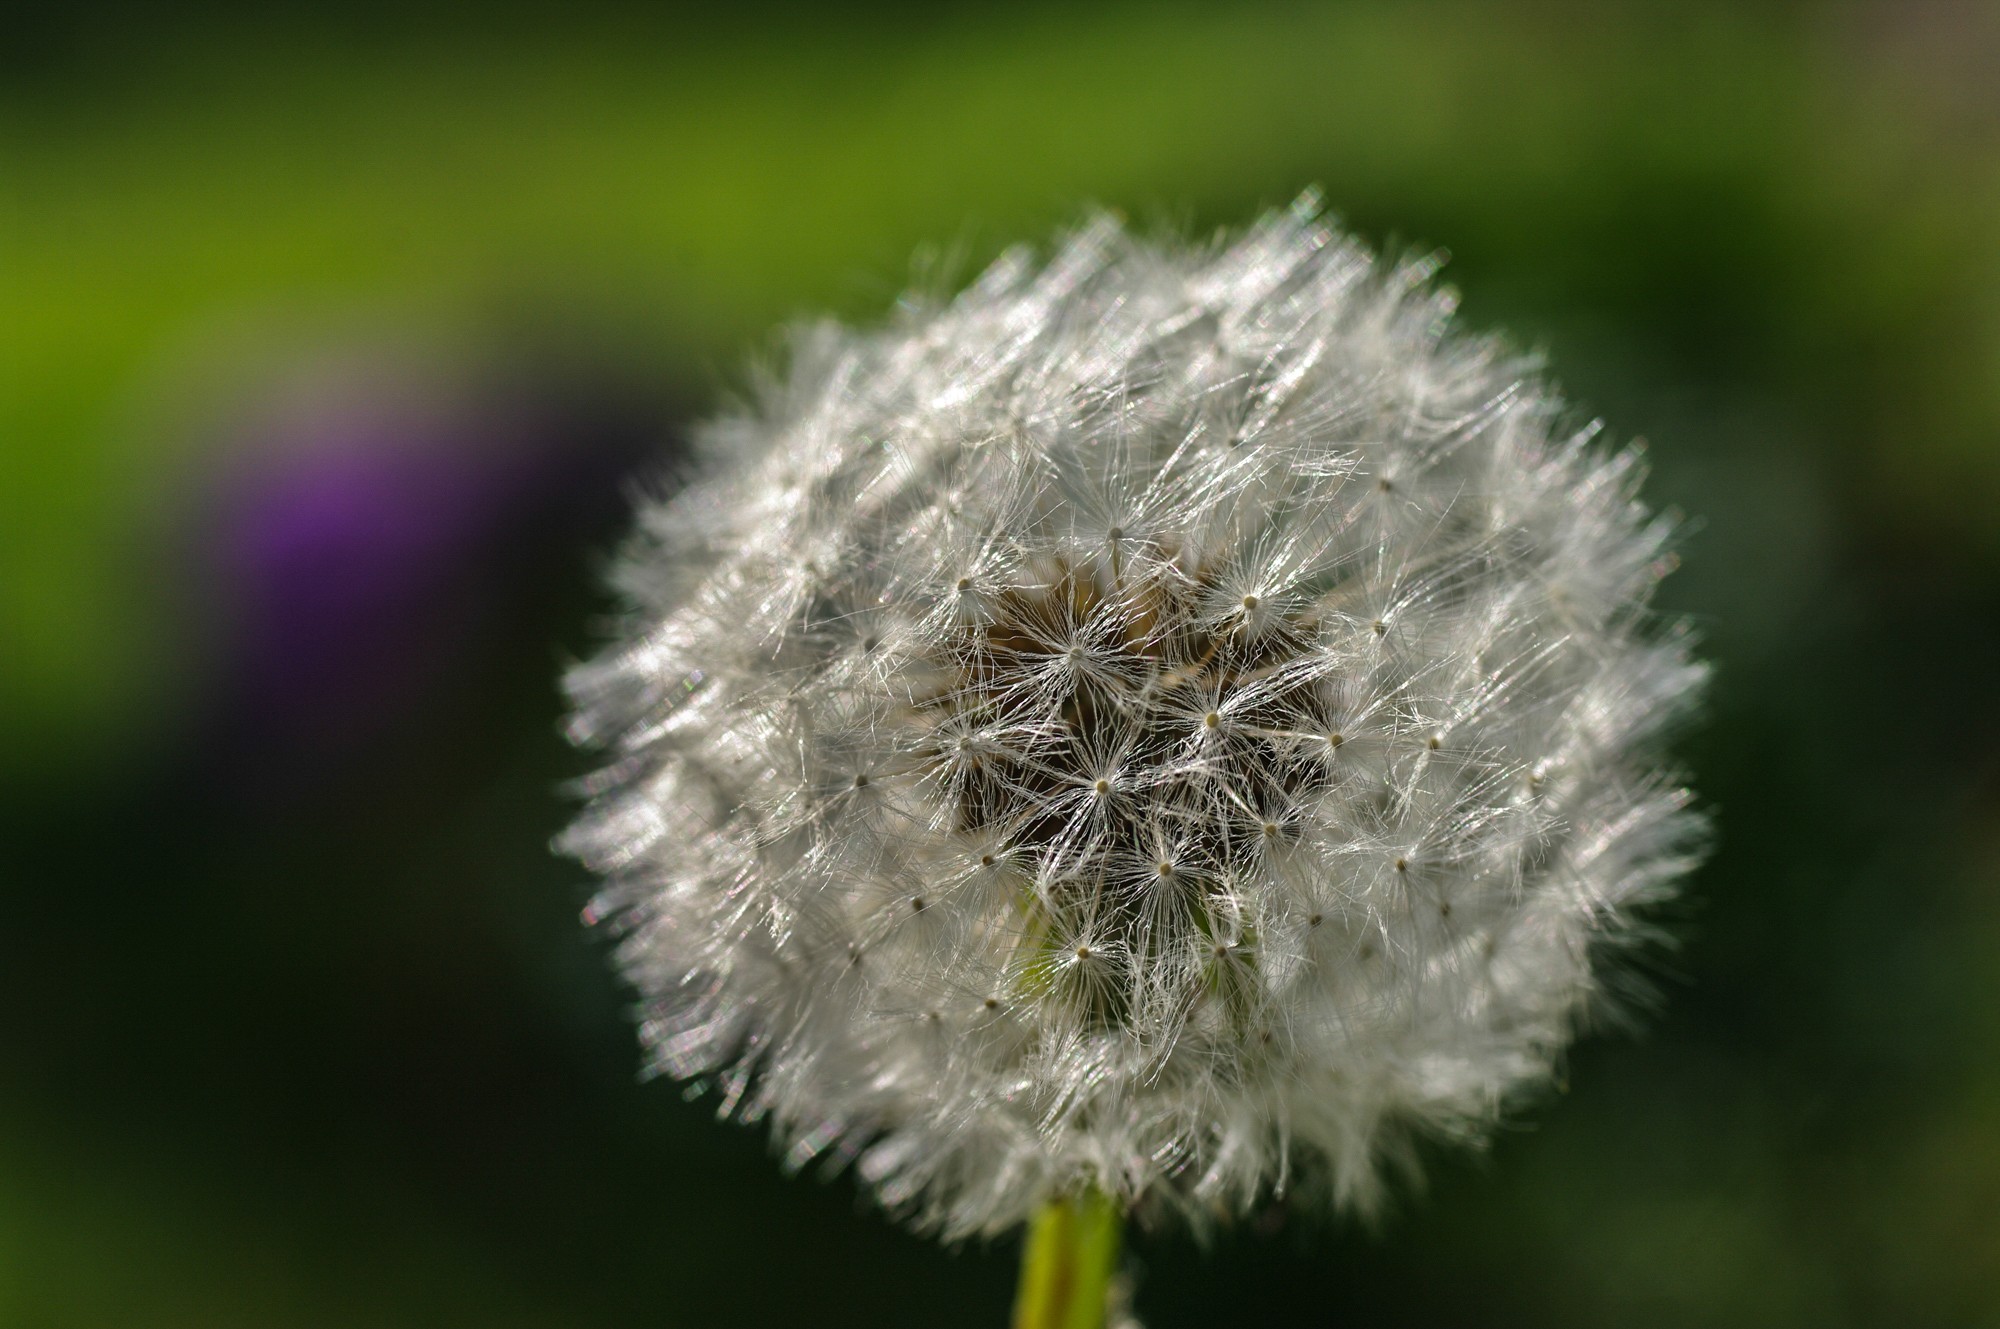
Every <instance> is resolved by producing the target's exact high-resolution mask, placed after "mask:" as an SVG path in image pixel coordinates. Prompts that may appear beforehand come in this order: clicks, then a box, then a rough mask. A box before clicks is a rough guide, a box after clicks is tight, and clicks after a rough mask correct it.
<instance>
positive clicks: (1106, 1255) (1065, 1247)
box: [1014, 1188, 1123, 1329]
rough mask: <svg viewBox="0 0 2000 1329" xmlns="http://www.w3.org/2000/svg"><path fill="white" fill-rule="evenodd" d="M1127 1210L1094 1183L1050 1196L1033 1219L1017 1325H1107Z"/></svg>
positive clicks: (1088, 1328) (1070, 1328)
mask: <svg viewBox="0 0 2000 1329" xmlns="http://www.w3.org/2000/svg"><path fill="white" fill-rule="evenodd" d="M1122 1225H1123V1222H1122V1216H1121V1215H1120V1214H1119V1212H1118V1208H1117V1206H1116V1205H1115V1204H1113V1203H1112V1201H1111V1199H1110V1197H1109V1196H1107V1195H1105V1194H1104V1193H1103V1192H1102V1191H1099V1190H1096V1189H1094V1188H1093V1189H1090V1190H1086V1191H1084V1192H1082V1193H1081V1194H1076V1195H1066V1196H1061V1197H1058V1198H1056V1199H1053V1200H1050V1201H1049V1202H1048V1203H1046V1204H1044V1205H1043V1206H1042V1207H1041V1208H1040V1209H1039V1210H1038V1211H1036V1213H1035V1217H1034V1219H1033V1220H1032V1221H1031V1222H1030V1223H1029V1225H1028V1239H1027V1243H1026V1245H1025V1246H1023V1247H1022V1250H1021V1284H1020V1289H1019V1290H1018V1291H1017V1292H1016V1293H1015V1297H1014V1329H1103V1325H1104V1313H1105V1306H1106V1303H1107V1301H1108V1299H1109V1296H1110V1292H1111V1271H1112V1268H1113V1266H1114V1265H1116V1264H1117V1262H1118V1236H1119V1229H1120V1227H1121V1226H1122Z"/></svg>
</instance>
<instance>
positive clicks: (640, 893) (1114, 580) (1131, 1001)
mask: <svg viewBox="0 0 2000 1329" xmlns="http://www.w3.org/2000/svg"><path fill="white" fill-rule="evenodd" d="M1429 276H1430V267H1429V266H1428V265H1426V264H1410V265H1404V266H1400V267H1398V266H1388V265H1384V264H1381V263H1378V262H1377V261H1375V260H1374V259H1373V258H1371V256H1370V255H1369V254H1368V253H1367V252H1366V251H1364V250H1363V249H1362V248H1360V247H1359V246H1358V245H1356V244H1355V243H1354V242H1353V241H1352V240H1350V239H1348V238H1346V237H1345V236H1343V235H1341V234H1339V233H1338V232H1336V231H1334V230H1332V229H1330V228H1329V227H1327V226H1326V225H1324V224H1323V223H1321V222H1320V221H1318V220H1317V219H1316V218H1315V217H1314V215H1313V212H1312V208H1311V206H1310V205H1309V204H1307V205H1302V206H1300V207H1297V208H1294V209H1292V210H1291V211H1289V212H1286V213H1281V214H1276V215H1273V216H1272V217H1269V218H1267V219H1266V220H1265V221H1264V222H1262V223H1261V224H1259V225H1258V226H1257V227H1256V228H1254V229H1253V230H1251V231H1250V232H1249V233H1248V234H1246V235H1244V236H1243V237H1242V238H1241V239H1239V240H1237V241H1236V242H1235V243H1234V244H1232V245H1229V246H1227V247H1218V248H1214V249H1197V250H1189V249H1179V248H1174V247H1163V246H1155V245H1152V244H1149V243H1145V242H1142V241H1139V240H1135V239H1132V238H1130V237H1129V236H1127V235H1126V234H1125V233H1124V232H1123V231H1122V230H1121V228H1120V227H1119V226H1118V225H1117V224H1116V223H1114V222H1112V221H1109V220H1100V221H1098V222H1096V223H1095V224H1093V225H1090V226H1089V227H1087V228H1085V229H1084V230H1083V231H1082V232H1081V233H1079V234H1078V235H1076V236H1075V237H1074V238H1073V239H1072V240H1070V241H1069V242H1068V244H1067V245H1066V246H1065V247H1064V248H1063V249H1062V250H1061V252H1060V253H1059V254H1057V255H1056V257H1055V258H1054V259H1053V261H1051V262H1049V263H1048V264H1046V265H1045V266H1037V265H1036V264H1034V263H1033V262H1031V261H1030V260H1029V258H1027V257H1026V256H1024V255H1022V254H1018V253H1016V254H1010V255H1008V256H1006V257H1004V258H1002V259H1001V260H1000V261H999V262H997V263H996V264H995V265H994V266H993V267H992V268H991V269H990V270H989V271H987V272H986V273H985V274H984V275H983V276H982V277H980V278H979V280H978V281H977V282H975V283H974V284H973V286H972V287H971V288H970V289H969V290H967V291H966V292H965V293H964V294H963V295H961V296H959V297H958V298H957V299H955V300H953V301H951V302H949V303H946V304H931V303H924V302H921V301H916V300H912V301H909V302H906V304H905V306H904V312H903V313H902V314H901V316H900V319H899V321H898V322H897V323H896V324H895V325H894V326H893V327H891V328H889V329H888V330H886V331H880V332H856V331H852V330H848V329H844V328H840V327H836V326H830V325H829V326H821V327H817V328H814V329H812V330H810V331H808V332H806V333H805V334H803V335H802V336H801V338H800V339H799V342H798V345H797V348H796V350H795V353H794V357H793V360H792V363H791V366H790V369H789V371H788V373H787V374H786V375H785V376H784V377H783V379H782V381H780V382H777V383H775V384H774V385H773V386H771V387H770V388H769V390H768V391H767V392H766V394H765V395H764V397H763V399H762V401H761V404H760V405H759V406H757V407H756V408H755V409H753V410H751V411H749V412H747V413H745V414H743V415H741V416H738V417H736V418H731V419H727V420H724V421H721V422H719V423H717V424H714V425H712V426H710V427H709V429H708V430H707V433H706V435H705V445H706V450H707V454H708V466H709V471H708V475H707V478H705V479H703V480H701V481H699V482H698V483H696V484H695V485H693V486H692V487H690V488H689V489H687V490H685V491H684V492H682V493H681V494H680V495H679V496H678V497H676V498H674V499H673V500H671V501H669V502H663V503H657V504H648V505H646V506H645V507H644V508H643V509H642V511H641V514H640V528H641V534H640V535H639V537H638V538H637V539H636V541H635V542H634V544H633V546H632V547H631V548H630V549H629V550H628V551H627V553H626V555H625V556H624V558H623V560H622V561H621V562H620V564H619V565H618V568H617V572H616V583H617V585H618V587H619V589H620V590H621V591H622V592H623V593H624V595H625V596H626V597H627V599H628V601H629V603H630V605H631V609H632V612H631V617H630V621H629V624H628V627H627V631H626V637H625V640H624V641H623V642H622V644H620V645H619V646H617V647H616V648H615V649H613V650H612V651H610V652H609V653H608V654H606V655H605V656H603V657H602V658H600V659H598V660H596V661H593V662H591V663H588V664H585V665H581V666H579V667H577V668H576V669H574V670H573V671H572V672H571V673H570V675H569V679H568V685H569V689H570V692H571V695H572V696H573V698H574V700H575V704H576V716H575V720H574V722H573V729H572V732H573V736H574V737H575V738H576V739H577V740H578V741H579V742H587V743H592V744H598V745H602V746H604V747H607V748H609V749H610V751H611V753H612V757H611V760H610V764H609V765H608V766H607V767H606V768H605V770H604V771H603V772H602V773H601V774H600V775H599V776H597V777H595V779H594V780H593V781H592V782H591V785H590V789H591V792H592V794H593V799H592V802H591V804H590V806H589V808H588V810H587V811H586V812H585V813H584V815H583V816H582V817H581V819H580V820H579V821H578V822H577V824H576V825H575V826H574V827H573V828H572V829H571V830H570V831H569V832H568V833H567V834H566V836H565V837H564V839H563V841H562V845H563V847H564V848H565V849H566V850H567V851H568V852H570V853H573V854H575V855H576V856H578V857H579V858H581V859H582V860H584V861H585V862H586V863H587V864H589V865H590V866H591V867H592V868H593V869H595V870H596V871H597V872H599V873H601V874H603V876H604V878H605V879H606V884H605V886H604V888H603V891H602V893H601V895H600V896H599V897H598V899H597V901H596V902H595V903H594V904H593V906H592V910H591V915H592V916H593V917H599V918H606V919H610V920H613V926H614V927H616V928H617V929H619V931H620V935H621V941H620V943H619V949H618V956H619V961H620V963H621V965H622V967H623V970H624V972H625V974H626V976H627V977H628V978H629V979H630V980H631V982H632V983H633V984H634V985H635V986H636V987H637V988H638V990H639V991H640V993H641V994H642V995H643V998H644V1005H643V1008H642V1010H643V1014H642V1026H641V1027H642V1034H643V1037H644V1040H645V1042H646V1044H647V1046H648V1047H649V1049H650V1051H651V1056H652V1059H653V1061H654V1063H655V1064H656V1066H657V1067H658V1068H659V1069H660V1070H662V1071H665V1072H667V1073H669V1074H672V1075H675V1076H683V1077H701V1078H702V1079H704V1081H705V1082H707V1083H709V1084H711V1085H712V1086H714V1087H715V1088H717V1089H718V1090H719V1092H720V1094H721V1103H722V1109H723V1111H724V1112H725V1113H733V1114H737V1115H740V1116H743V1117H745V1118H750V1119H765V1118H768V1119H769V1120H770V1122H771V1124H772V1128H773V1130H774V1131H775V1133H776V1135H777V1137H778V1139H779V1141H780V1143H781V1145H782V1147H783V1148H784V1149H785V1151H786V1158H787V1160H788V1161H789V1162H790V1163H792V1164H793V1165H802V1164H804V1163H805V1162H807V1161H809V1160H811V1159H813V1158H814V1157H817V1156H821V1155H828V1156H831V1157H832V1158H833V1159H835V1160H836V1161H850V1160H851V1161H854V1162H855V1163H856V1166H857V1168H858V1170H859V1172H860V1174H861V1175H862V1177H863V1178H865V1180H866V1181H867V1182H868V1183H869V1184H870V1185H872V1187H873V1188H874V1189H875V1190H876V1191H877V1192H878V1193H879V1195H880V1197H881V1198H882V1200H883V1201H884V1202H885V1203H887V1204H888V1205H889V1206H890V1207H892V1208H893V1209H895V1210H897V1211H899V1212H904V1213H907V1214H909V1215H910V1216H911V1217H912V1218H913V1219H915V1220H916V1221H917V1222H919V1223H920V1224H922V1225H924V1226H927V1227H929V1228H932V1229H935V1230H939V1231H942V1232H944V1233H946V1234H950V1235H954V1236H956V1235H964V1234H969V1233H977V1232H993V1231H998V1230H1000V1229H1003V1228H1005V1227H1007V1226H1008V1225H1011V1224H1013V1223H1016V1222H1018V1221H1020V1220H1021V1219H1022V1218H1024V1217H1025V1216H1026V1215H1027V1214H1028V1213H1030V1212H1031V1211H1032V1209H1033V1208H1034V1207H1035V1205H1036V1204H1037V1203H1038V1202H1039V1201H1041V1200H1043V1199H1044V1198H1046V1197H1048V1196H1050V1195H1051V1194H1054V1193H1058V1192H1060V1191H1062V1190H1064V1189H1065V1188H1069V1187H1074V1186H1077V1185H1080V1184H1085V1183H1088V1184H1092V1185H1095V1186H1098V1187H1101V1188H1103V1189H1104V1190H1106V1191H1108V1192H1110V1193H1111V1194H1113V1195H1115V1196H1117V1197H1119V1198H1121V1199H1122V1200H1124V1201H1125V1202H1127V1203H1128V1204H1133V1205H1143V1206H1146V1207H1148V1208H1149V1209H1152V1208H1165V1209H1180V1210H1182V1211H1184V1212H1186V1213H1188V1214H1190V1215H1193V1216H1196V1217H1203V1216H1208V1215H1217V1214H1228V1213H1230V1212H1236V1211H1241V1210H1243V1209H1245V1208H1247V1207H1248V1206H1250V1205H1251V1204H1253V1203H1254V1202H1255V1201H1256V1200H1257V1199H1258V1198H1259V1196H1260V1195H1264V1194H1268V1193H1270V1192H1272V1191H1274V1190H1283V1189H1286V1188H1296V1187H1298V1186H1300V1185H1301V1184H1304V1185H1307V1186H1310V1187H1315V1188H1319V1189H1322V1190H1324V1191H1325V1192H1326V1194H1327V1195H1328V1196H1330V1198H1331V1199H1332V1200H1333V1201H1334V1202H1335V1203H1338V1204H1342V1205H1347V1206H1353V1207H1361V1208H1365V1207H1367V1206H1368V1205H1370V1204H1371V1203H1373V1202H1374V1200H1375V1199H1376V1197H1377V1195H1378V1192H1379V1180H1378V1178H1379V1174H1380V1171H1381V1164H1382V1162H1383V1160H1384V1158H1385V1157H1386V1156H1388V1155H1390V1154H1393V1153H1397V1152H1400V1151H1401V1150H1403V1149H1404V1148H1405V1147H1406V1142H1407V1140H1408V1138H1409V1137H1410V1136H1411V1135H1412V1133H1413V1132H1414V1131H1419V1130H1431V1131H1440V1132H1449V1133H1452V1134H1455V1135H1458V1136H1470V1137H1473V1138H1476V1137H1477V1136H1478V1134H1479V1133H1480V1130H1481V1129H1482V1128H1483V1127H1485V1126H1487V1125H1489V1124H1490V1123H1491V1122H1492V1121H1493V1119H1494V1117H1495V1114H1496V1113H1497V1111H1498V1110H1499V1108H1500V1106H1501V1105H1502V1103H1503V1101H1504V1100H1505V1098H1506V1096H1507V1095H1508V1093H1509V1091H1512V1090H1516V1089H1518V1088H1521V1087H1524V1086H1528V1085H1532V1084H1533V1083H1535V1082H1536V1081H1538V1080H1539V1079H1541V1078H1543V1077H1545V1076H1546V1074H1547V1073H1548V1071H1549V1067H1550V1063H1551V1059H1552V1058H1553V1057H1554V1056H1555V1054H1556V1053H1557V1052H1558V1050H1559V1049H1560V1048H1561V1046H1562V1045H1563V1043H1564V1042H1565V1041H1566V1040H1567V1039H1568V1037H1569V1036H1570V1033H1571V1031H1572V1027H1573V1025H1574V1022H1575V1019H1576V1017H1577V1015H1578V1014H1579V1012H1580V1011H1581V1010H1582V1009H1583V1008H1584V1007H1585V1006H1586V1004H1587V1003H1588V1001H1589V999H1590V998H1591V997H1592V996H1593V995H1594V993H1595V992H1596V983H1595V982H1594V979H1593V968H1594V966H1597V965H1599V964H1601V962H1602V961H1603V959H1604V958H1605V952H1606V949H1607V947H1606V943H1617V942H1618V941H1620V940H1621V939H1626V938H1629V936H1630V924H1631V923H1632V921H1633V913H1634V911H1635V909H1637V908H1638V907H1639V906H1642V905H1644V904H1646V903H1648V902H1650V901H1654V900H1657V899H1659V898H1660V897H1661V896H1663V895H1665V894H1667V893H1668V892H1670V891H1671V890H1672V889H1673V886H1674V883H1675V881H1676V879H1678V878H1679V877H1680V876H1681V875H1682V874H1683V873H1684V872H1685V871H1686V870H1687V868H1688V867H1689V866H1690V865H1691V862H1692V860H1693V857H1694V855H1695V852H1696V841H1697V839H1698V835H1697V831H1698V829H1699V828H1698V824H1697V822H1696V819H1695V817H1694V816H1693V814H1691V813H1690V812H1689V811H1688V810H1687V809H1686V801H1687V800H1686V797H1685V795H1684V793H1683V791H1681V790H1679V789H1678V788H1676V787H1675V786H1674V784H1673V782H1672V780H1671V779H1670V778H1669V777H1668V776H1667V775H1666V774H1665V773H1663V772H1662V771H1661V770H1660V768H1659V767H1658V765H1657V748H1658V741H1657V740H1658V738H1659V735H1660V731H1661V728H1662V725H1663V722H1665V721H1667V720H1669V719H1671V718H1673V717H1674V716H1676V715H1677V714H1679V713H1681V712H1682V711H1683V710H1684V709H1685V706H1686V704H1687V703H1688V702H1689V701H1690V699H1691V698H1692V696H1693V694H1694V693H1695V692H1696V691H1697V690H1698V687H1699V684H1700V681H1701V678H1702V672H1703V671H1702V668H1701V666H1700V665H1699V664H1696V663H1693V662H1691V661H1690V659H1689V657H1688V653H1687V643H1686V641H1685V638H1684V635H1683V634H1680V633H1678V632H1676V631H1674V630H1672V629H1670V628H1666V629H1663V628H1661V627H1659V626H1657V625H1655V624H1654V623H1653V622H1652V621H1651V619H1650V617H1649V614H1648V610H1647V607H1646V606H1647V601H1648V599H1649V597H1650V595H1651V592H1652V589H1653V586H1654V584H1655V582H1656V581H1657V580H1658V578H1659V577H1660V576H1661V575H1662V573H1663V571H1664V570H1665V568H1666V566H1667V561H1668V560H1667V558H1666V556H1665V554H1664V552H1663V547H1664V545H1665V542H1666V540H1667V537H1668V535H1669V528H1668V525H1667V524H1666V523H1664V522H1663V521H1661V520H1658V519H1655V518H1652V517H1650V516H1649V515H1648V514H1647V513H1646V511H1645V510H1644V509H1643V508H1642V507H1640V506H1639V504H1638V503H1637V501H1636V498H1635V490H1636V486H1637V483H1638V479H1639V466H1638V463H1637V459H1636V458H1635V457H1634V456H1633V454H1631V453H1630V452H1623V453H1616V452H1605V451H1601V450H1599V449H1598V448H1597V447H1595V446H1594V445H1593V444H1592V442H1591V437H1592V433H1593V431H1592V430H1590V429H1584V430H1582V431H1581V432H1574V433H1571V432H1565V431H1563V430H1562V429H1561V428H1560V423H1561V421H1562V419H1563V418H1564V415H1565V411H1564V408H1563V407H1562V404H1561V402H1560V401H1559V400H1558V399H1557V398H1556V397H1555V396H1554V395H1553V392H1552V390H1551V389H1550V388H1549V387H1547V386H1546V385H1545V383H1544V382H1543V381H1542V380H1541V379H1540V378H1539V376H1538V374H1537V372H1536V368H1535V366H1534V365H1533V364H1531V363H1529V362H1526V361H1523V360H1521V359H1518V358H1514V357H1512V356H1510V355H1509V354H1508V353H1507V352H1506V351H1505V349H1504V348H1503V347H1502V346H1500V345H1499V344H1498V343H1496V342H1494V341H1492V340H1488V339H1483V338H1475V337H1470V336H1467V335H1464V334H1462V333H1458V332H1454V331H1451V330H1449V328H1448V324H1449V323H1450V319H1451V312H1452V298H1451V296H1450V295H1449V294H1448V293H1447V292H1445V291H1443V290H1441V289H1439V288H1437V287H1435V286H1433V285H1431V284H1430V283H1429Z"/></svg>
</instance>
